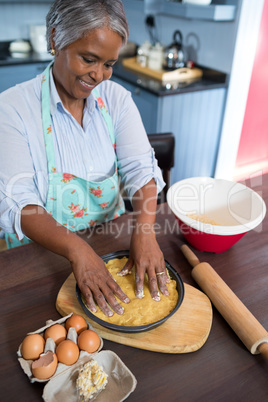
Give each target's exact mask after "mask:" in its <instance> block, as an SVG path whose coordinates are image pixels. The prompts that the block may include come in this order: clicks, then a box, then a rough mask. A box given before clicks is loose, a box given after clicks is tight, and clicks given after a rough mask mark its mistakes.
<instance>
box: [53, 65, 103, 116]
mask: <svg viewBox="0 0 268 402" xmlns="http://www.w3.org/2000/svg"><path fill="white" fill-rule="evenodd" d="M49 86H50V111H51V114H52V115H53V114H54V113H56V111H57V109H58V105H59V106H60V108H61V109H62V110H64V106H63V104H62V101H61V99H60V97H59V94H58V91H57V88H56V85H55V81H54V77H53V74H52V68H51V69H50V79H49ZM85 108H87V109H88V110H89V111H93V110H94V108H98V101H97V98H96V96H95V95H94V94H93V93H92V94H90V95H89V97H88V98H87V99H86V103H85Z"/></svg>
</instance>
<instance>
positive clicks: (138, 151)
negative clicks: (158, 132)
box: [113, 87, 165, 200]
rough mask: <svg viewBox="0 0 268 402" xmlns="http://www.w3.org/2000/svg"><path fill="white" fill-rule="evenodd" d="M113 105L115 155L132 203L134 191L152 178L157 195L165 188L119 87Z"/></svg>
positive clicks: (135, 113)
mask: <svg viewBox="0 0 268 402" xmlns="http://www.w3.org/2000/svg"><path fill="white" fill-rule="evenodd" d="M117 90H118V91H119V92H118V94H117V98H116V99H117V101H115V102H114V105H113V107H114V110H115V111H117V116H116V118H115V136H116V154H117V158H118V168H119V174H120V176H121V181H122V184H123V186H124V189H125V191H126V193H127V195H128V197H129V199H130V200H131V199H132V197H133V195H134V194H135V192H136V191H137V190H139V189H140V188H141V187H143V186H144V185H145V184H147V183H148V182H149V181H150V180H151V179H154V180H155V182H156V185H157V192H158V193H159V192H160V191H161V190H162V189H163V187H164V186H165V182H164V181H163V176H162V172H161V169H160V168H159V166H158V163H157V160H156V158H155V154H154V150H153V149H152V147H151V145H150V142H149V140H148V136H147V133H146V131H145V129H144V126H143V123H142V120H141V116H140V113H139V111H138V109H137V107H136V105H135V103H134V101H133V99H132V97H131V93H130V92H129V91H126V90H125V89H124V88H122V87H120V89H119V88H118V89H117Z"/></svg>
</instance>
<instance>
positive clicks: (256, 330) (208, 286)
mask: <svg viewBox="0 0 268 402" xmlns="http://www.w3.org/2000/svg"><path fill="white" fill-rule="evenodd" d="M181 250H182V252H183V254H184V256H185V257H186V259H187V260H188V262H189V263H190V264H191V265H192V267H193V270H192V277H193V278H194V280H195V281H196V282H197V283H198V285H199V286H200V288H201V289H202V290H203V291H204V292H205V293H206V294H207V295H208V297H209V298H210V300H211V301H212V303H213V304H214V306H215V307H216V309H217V310H218V311H219V313H220V314H221V315H222V316H223V318H224V319H225V320H226V321H227V322H228V324H229V325H230V326H231V328H232V329H233V330H234V332H235V333H236V335H237V336H238V337H239V338H240V339H241V341H242V342H243V343H244V345H245V346H246V347H247V349H248V350H249V351H250V352H251V353H252V354H257V353H261V354H262V355H263V356H264V357H265V359H267V360H268V332H267V331H266V330H265V329H264V328H263V326H262V325H261V324H260V323H259V321H258V320H257V319H256V318H255V317H254V316H253V315H252V314H251V312H250V311H249V310H248V309H247V308H246V306H245V305H244V304H243V303H242V302H241V300H239V299H238V297H237V296H236V295H235V294H234V293H233V291H232V290H231V289H230V288H229V287H228V286H227V285H226V283H225V282H224V281H223V280H222V279H221V277H220V276H219V275H218V274H217V273H216V272H215V271H214V269H213V268H212V267H211V265H209V264H208V263H206V262H202V263H200V261H199V259H198V258H197V257H196V255H195V254H194V253H193V252H192V250H191V249H190V248H189V247H188V246H186V245H183V246H182V247H181Z"/></svg>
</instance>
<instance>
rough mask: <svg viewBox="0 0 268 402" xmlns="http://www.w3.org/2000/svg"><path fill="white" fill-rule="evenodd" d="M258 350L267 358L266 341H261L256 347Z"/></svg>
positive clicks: (267, 343) (267, 348)
mask: <svg viewBox="0 0 268 402" xmlns="http://www.w3.org/2000/svg"><path fill="white" fill-rule="evenodd" d="M258 351H259V352H260V353H261V354H262V356H263V357H264V358H265V359H266V360H268V342H265V343H262V344H261V345H260V346H259V347H258Z"/></svg>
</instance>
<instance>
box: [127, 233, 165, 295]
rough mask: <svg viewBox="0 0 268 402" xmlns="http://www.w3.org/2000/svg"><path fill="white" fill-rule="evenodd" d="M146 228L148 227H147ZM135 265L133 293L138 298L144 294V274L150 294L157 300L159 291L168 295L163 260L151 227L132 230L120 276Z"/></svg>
mask: <svg viewBox="0 0 268 402" xmlns="http://www.w3.org/2000/svg"><path fill="white" fill-rule="evenodd" d="M147 229H148V227H147ZM133 266H135V293H136V296H137V297H138V298H142V297H143V296H144V293H143V284H144V276H145V274H147V275H148V283H149V288H150V293H151V296H152V298H153V299H154V300H156V301H159V300H160V296H159V291H158V288H159V289H160V291H161V293H162V294H163V295H165V296H168V294H169V293H168V289H167V286H166V283H167V282H169V281H170V280H169V277H168V275H167V271H166V266H165V260H164V256H163V253H162V251H161V250H160V247H159V245H158V243H157V241H156V238H155V233H154V231H153V229H150V230H147V231H146V228H145V227H143V226H141V228H140V230H137V228H136V230H134V232H133V234H132V238H131V245H130V255H129V259H128V261H127V263H126V265H125V266H124V268H123V269H122V270H121V271H120V274H121V275H122V276H124V275H127V274H128V273H129V271H131V269H132V268H133Z"/></svg>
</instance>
